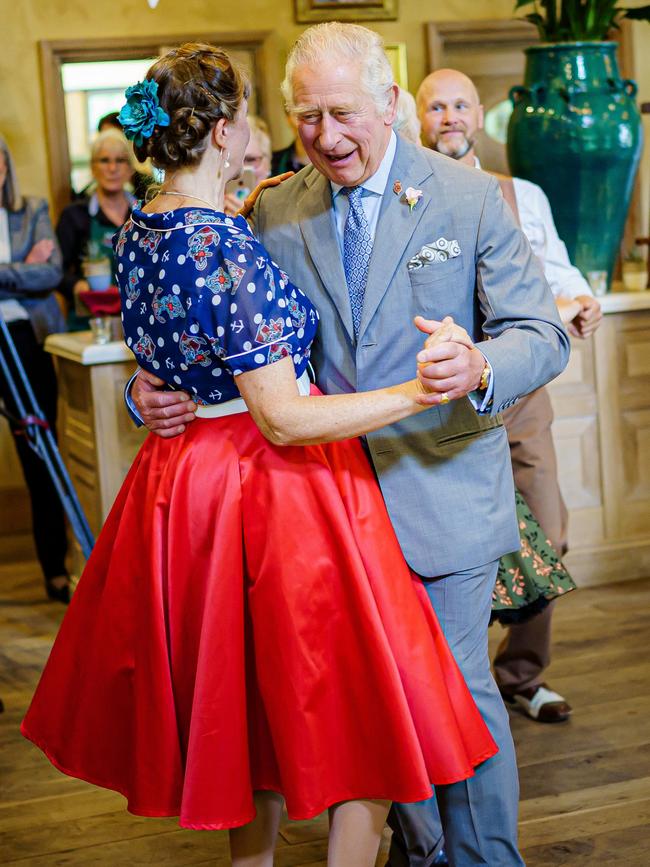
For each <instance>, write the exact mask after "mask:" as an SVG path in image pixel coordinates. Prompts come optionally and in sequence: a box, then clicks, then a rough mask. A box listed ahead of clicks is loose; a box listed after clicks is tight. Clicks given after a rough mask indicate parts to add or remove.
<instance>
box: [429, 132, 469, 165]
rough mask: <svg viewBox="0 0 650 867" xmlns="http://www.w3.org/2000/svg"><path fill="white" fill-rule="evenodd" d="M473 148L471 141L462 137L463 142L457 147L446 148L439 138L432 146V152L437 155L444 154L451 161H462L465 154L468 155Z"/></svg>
mask: <svg viewBox="0 0 650 867" xmlns="http://www.w3.org/2000/svg"><path fill="white" fill-rule="evenodd" d="M473 147H474V141H473V139H470V138H467V136H465V135H464V136H463V141H462V142H461V143H460V144H459V145H450V146H447V145H446V144H445V142H444V141H443V140H442V139H441V138H439V139H438V141H437V142H436V143H435V145H434V150H437V151H438V153H439V154H444V155H445V156H446V157H451V158H452V159H453V160H462V158H463V157H464V156H465V154H466V153H469V151H471V149H472V148H473Z"/></svg>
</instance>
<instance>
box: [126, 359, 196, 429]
mask: <svg viewBox="0 0 650 867" xmlns="http://www.w3.org/2000/svg"><path fill="white" fill-rule="evenodd" d="M164 385H165V382H164V380H162V379H159V377H157V376H155V375H154V374H153V373H149V372H148V371H146V370H139V371H138V376H137V377H136V378H135V381H134V383H133V386H132V388H131V399H132V400H133V403H134V404H135V407H136V409H137V410H138V412H139V413H140V418H141V419H142V421H143V422H144V423H145V425H146V426H147V428H148V429H149V430H150V431H152V432H153V433H156V434H158V436H161V437H163V438H164V439H167V438H169V437H175V436H176V435H177V434H181V433H183V431H184V430H185V427H186V425H188V424H189V423H190V422H191V421H194V413H195V411H196V404H195V403H194V401H193V400H191V399H190V396H189V394H187V392H185V391H160V389H161V388H162V387H163V386H164Z"/></svg>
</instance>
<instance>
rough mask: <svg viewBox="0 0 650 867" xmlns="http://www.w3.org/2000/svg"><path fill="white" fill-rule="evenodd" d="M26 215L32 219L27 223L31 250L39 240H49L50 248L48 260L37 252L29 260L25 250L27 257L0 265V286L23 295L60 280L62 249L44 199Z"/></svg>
mask: <svg viewBox="0 0 650 867" xmlns="http://www.w3.org/2000/svg"><path fill="white" fill-rule="evenodd" d="M31 201H33V200H31ZM27 219H28V221H29V222H30V223H31V225H30V226H29V227H26V230H27V228H28V229H29V233H30V235H31V246H30V253H31V252H32V251H33V250H34V247H36V246H37V245H38V244H39V242H41V241H50V242H51V243H52V248H51V252H50V254H49V256H48V257H47V261H39V258H40V257H38V256H34V257H33V259H34V260H33V261H30V260H29V258H30V253H28V255H27V257H26V261H22V262H9V263H7V264H4V265H0V286H1V287H2V288H3V289H9V290H11V291H14V292H16V294H17V295H22V296H23V297H25V296H27V295H29V294H30V293H32V292H47V291H49V290H52V289H56V288H57V286H58V285H59V282H60V280H61V252H60V250H59V246H58V244H57V243H56V237H55V235H54V231H53V229H52V224H51V222H50V215H49V213H48V209H47V203H46V202H45V201H42V202H39V203H38V204H37V206H36V208H35V210H34V211H33V212H32V211H30V212H29V213H28V215H27Z"/></svg>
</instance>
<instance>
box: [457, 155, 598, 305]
mask: <svg viewBox="0 0 650 867" xmlns="http://www.w3.org/2000/svg"><path fill="white" fill-rule="evenodd" d="M474 163H475V165H476V168H477V169H480V168H481V163H480V161H479V159H478V157H474ZM512 181H513V184H514V188H515V199H516V200H517V210H518V211H519V222H520V225H521V231H522V232H523V233H524V235H525V236H526V237H527V238H528V243H529V244H530V246H531V249H532V251H533V253H534V254H535V255H536V256H537V258H538V259H539V261H540V262H541V263H542V268H543V269H544V276H545V277H546V282H547V283H548V285H549V286H550V287H551V292H552V293H553V296H554V297H555V298H557V297H558V296H560V295H563V296H564V297H565V298H577V297H578V295H593V294H594V293H593V292H592V291H591V288H590V286H589V284H588V283H587V281H586V280H585V278H584V277H583V276H582V274H581V273H580V271H578V269H577V268H576V267H575V266H574V265H572V264H571V260H570V259H569V254H568V253H567V249H566V245H565V243H564V241H563V240H562V239H561V238H560V236H559V235H558V233H557V229H556V228H555V221H554V220H553V212H552V211H551V203H550V202H549V200H548V198H547V196H546V193H545V192H544V190H543V189H542V188H541V187H539V186H537V184H533V183H532V182H531V181H525V180H524V179H523V178H513V179H512Z"/></svg>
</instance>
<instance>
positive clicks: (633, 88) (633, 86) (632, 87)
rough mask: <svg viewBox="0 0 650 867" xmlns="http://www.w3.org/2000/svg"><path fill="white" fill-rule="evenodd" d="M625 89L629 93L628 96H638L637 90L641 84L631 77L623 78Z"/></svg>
mask: <svg viewBox="0 0 650 867" xmlns="http://www.w3.org/2000/svg"><path fill="white" fill-rule="evenodd" d="M623 90H624V91H625V92H626V93H627V95H628V96H632V97H634V96H636V94H637V91H638V90H639V86H638V84H637V83H636V81H633V80H632V79H631V78H624V79H623Z"/></svg>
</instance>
